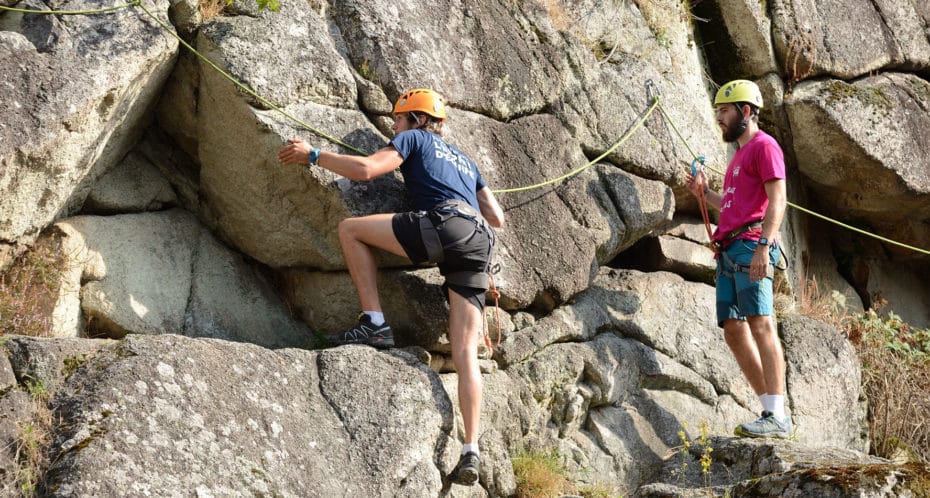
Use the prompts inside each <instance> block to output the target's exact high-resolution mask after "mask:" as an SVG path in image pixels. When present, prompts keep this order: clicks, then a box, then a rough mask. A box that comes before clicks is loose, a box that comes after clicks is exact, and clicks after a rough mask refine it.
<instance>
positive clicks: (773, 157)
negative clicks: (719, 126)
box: [714, 130, 785, 240]
mask: <svg viewBox="0 0 930 498" xmlns="http://www.w3.org/2000/svg"><path fill="white" fill-rule="evenodd" d="M774 179H782V180H783V179H785V157H784V154H783V153H782V151H781V147H779V146H778V142H776V141H775V139H774V138H772V137H771V136H770V135H769V134H767V133H765V132H764V131H762V130H759V131H758V132H757V133H756V134H755V136H753V137H752V139H751V140H749V143H747V144H746V145H744V146H743V147H740V148H739V149H738V150H737V151H736V154H734V155H733V159H731V160H730V165H729V166H728V167H727V174H726V176H725V177H724V179H723V197H722V198H721V199H720V220H719V223H718V224H717V231H715V232H714V240H723V238H724V237H726V235H727V234H728V233H730V232H731V231H733V230H735V229H737V228H739V227H741V226H743V225H745V224H747V223H750V222H753V221H756V220H761V219H762V218H763V217H765V210H766V209H767V208H768V206H769V198H768V196H767V195H766V194H765V182H767V181H769V180H774ZM759 236H760V235H759V231H758V230H757V231H755V232H746V233H745V234H743V235H741V236H739V237H738V238H740V239H750V240H759Z"/></svg>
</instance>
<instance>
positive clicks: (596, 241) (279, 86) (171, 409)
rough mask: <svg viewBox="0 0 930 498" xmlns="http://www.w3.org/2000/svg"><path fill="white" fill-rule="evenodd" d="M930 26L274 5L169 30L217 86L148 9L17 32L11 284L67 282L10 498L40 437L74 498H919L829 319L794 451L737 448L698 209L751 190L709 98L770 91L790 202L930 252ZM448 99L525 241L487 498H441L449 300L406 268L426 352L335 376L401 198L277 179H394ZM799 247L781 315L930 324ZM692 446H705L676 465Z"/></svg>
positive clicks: (829, 12) (3, 366) (894, 275)
mask: <svg viewBox="0 0 930 498" xmlns="http://www.w3.org/2000/svg"><path fill="white" fill-rule="evenodd" d="M13 2H15V0H13V1H10V0H0V5H10V4H12V3H13ZM15 5H16V6H17V7H22V8H30V9H41V10H45V9H49V8H54V9H70V10H76V9H81V8H85V7H86V6H85V5H84V4H82V3H80V2H71V1H68V0H64V1H63V2H52V3H50V4H48V5H46V4H45V3H42V2H40V1H39V0H20V1H19V2H18V3H16V4H15ZM928 5H930V4H927V2H915V1H905V0H882V1H874V2H869V1H866V0H853V1H847V2H840V1H837V0H830V1H824V2H801V1H795V0H769V2H759V1H758V0H715V1H709V2H690V3H689V2H680V1H673V0H660V1H649V2H642V1H634V2H627V1H608V2H604V1H594V0H581V1H573V2H563V1H560V0H556V1H546V2H504V1H500V0H490V1H486V2H462V1H460V0H426V1H413V0H402V1H396V0H395V1H385V0H365V1H361V0H345V1H339V2H328V3H327V2H317V1H311V2H309V4H308V3H306V2H283V4H282V6H281V10H280V11H279V12H272V11H270V10H261V9H259V8H258V7H257V6H256V5H255V4H254V3H252V2H251V0H246V1H239V2H235V3H233V4H232V5H227V6H226V7H225V8H224V10H223V11H222V12H220V13H219V14H217V15H216V16H215V17H213V18H210V15H209V13H202V12H201V11H200V10H199V6H198V5H197V2H193V1H190V0H179V1H174V0H171V1H170V2H165V1H156V2H154V3H152V4H149V3H146V4H145V6H146V8H148V9H150V10H151V11H152V12H154V13H155V14H156V15H158V16H159V17H160V18H162V19H168V20H169V21H170V22H172V23H174V25H175V26H176V29H177V30H178V32H179V33H180V35H182V36H183V37H184V39H186V40H188V41H190V42H191V43H192V44H194V45H196V47H197V49H198V50H199V51H200V52H201V53H202V54H204V56H205V57H206V58H207V59H208V60H209V61H210V63H208V62H206V61H204V60H201V59H199V58H197V57H196V56H194V55H192V54H190V53H188V52H186V51H185V52H181V53H180V55H179V52H178V51H179V48H178V46H177V42H176V41H175V39H174V38H173V37H171V36H169V35H168V34H167V33H164V32H163V31H162V28H161V27H159V26H157V25H156V24H155V23H154V21H152V20H151V19H150V18H149V17H148V16H146V15H144V13H143V12H142V11H141V10H140V9H138V8H137V7H132V8H129V9H124V10H119V11H115V12H113V13H108V14H102V15H82V16H65V15H58V16H42V15H32V14H21V13H16V12H9V11H0V75H3V76H4V77H3V78H0V80H2V81H0V213H2V214H0V269H3V268H5V267H6V266H8V265H9V264H10V263H11V261H13V257H14V256H15V255H16V254H17V253H18V252H20V251H21V250H24V249H25V248H27V247H28V246H29V245H30V244H32V243H33V241H34V239H35V238H36V237H37V236H39V235H40V234H41V236H42V237H51V238H57V239H60V241H61V242H62V244H61V247H62V254H61V256H63V257H65V258H66V259H67V262H68V264H67V265H65V270H64V271H63V273H62V275H61V278H62V284H61V293H60V296H59V299H58V302H57V305H56V306H55V310H54V316H53V317H52V318H53V323H54V327H53V330H51V331H50V333H51V335H55V336H58V337H57V338H56V339H35V338H25V337H16V336H11V337H4V338H2V339H0V350H2V351H3V352H4V354H2V355H0V445H2V447H3V448H4V449H3V450H0V475H2V476H3V479H4V482H3V483H2V485H0V489H2V490H3V493H5V492H6V490H8V489H13V487H11V486H13V485H16V484H17V483H15V482H13V481H14V480H15V479H12V478H11V477H10V476H13V475H15V474H16V473H17V471H18V468H19V466H20V465H22V458H21V457H22V455H21V454H20V455H17V453H16V450H17V448H19V445H20V444H21V443H22V431H23V427H27V426H29V424H37V423H40V422H41V423H44V424H46V425H47V426H48V427H47V429H48V432H49V434H50V435H51V441H50V443H48V446H49V448H48V449H49V451H50V456H51V460H50V461H51V467H50V468H49V469H48V471H47V472H46V473H45V474H44V475H43V476H42V479H43V480H42V482H41V483H40V485H41V488H40V491H42V492H43V493H45V494H51V495H55V496H98V495H99V496H122V495H126V494H130V495H172V494H176V493H182V494H183V493H187V494H197V495H198V496H200V495H202V496H215V495H274V496H306V495H314V496H356V495H358V496H364V495H374V496H440V495H451V496H471V495H477V496H512V495H514V494H515V493H517V479H516V476H515V475H514V470H513V466H512V464H511V459H512V458H513V457H514V456H515V455H516V454H518V453H519V452H521V451H522V450H525V449H528V448H542V449H545V450H551V449H556V450H558V454H559V455H560V459H561V461H562V463H564V464H565V466H566V467H567V468H568V469H569V471H570V472H571V473H572V475H573V476H574V477H575V479H576V480H577V481H579V482H582V483H585V484H590V485H593V486H597V485H598V484H604V483H606V484H607V485H609V487H610V489H612V490H614V491H616V492H617V494H621V495H624V496H627V495H635V496H705V495H706V494H707V493H708V492H712V493H714V494H716V495H724V494H726V493H729V494H730V496H860V495H863V496H886V495H887V496H892V495H900V496H905V495H908V493H911V494H917V492H918V491H919V490H918V488H916V487H914V486H915V485H914V484H913V483H915V482H916V483H918V484H919V483H921V482H924V483H926V482H930V477H928V475H927V474H928V472H927V469H926V468H924V467H921V466H917V465H895V464H891V463H889V462H886V461H880V460H877V459H874V458H870V457H868V456H867V455H865V454H864V453H863V452H865V451H867V450H868V448H869V434H868V429H867V423H866V416H865V414H866V407H865V406H864V404H863V402H862V401H861V400H860V396H861V393H860V389H859V383H860V379H859V376H860V367H859V365H858V362H857V359H856V356H855V354H854V352H853V350H852V349H851V347H850V345H849V344H848V342H847V341H846V340H845V339H844V338H843V337H842V336H841V335H840V334H838V333H837V331H835V330H833V329H832V328H830V327H828V326H827V325H825V324H823V323H821V322H818V321H816V320H812V319H808V318H802V317H799V316H795V315H792V314H790V313H786V314H780V315H779V334H780V338H781V340H782V342H783V344H784V346H785V354H786V358H787V361H788V371H787V386H788V393H787V396H788V400H789V409H790V412H791V415H792V417H793V419H794V420H795V422H796V423H797V424H798V426H799V427H800V428H801V429H800V432H799V433H798V436H797V441H794V442H775V443H773V442H757V441H745V440H738V439H734V438H731V437H729V434H731V432H732V428H733V427H734V426H735V425H736V424H738V423H741V422H745V421H746V420H748V419H752V418H755V417H756V416H757V415H756V414H757V413H758V411H759V406H758V401H757V397H756V395H755V393H753V392H752V390H751V389H750V388H749V386H748V384H747V382H746V381H745V379H744V378H743V377H742V375H741V373H740V372H739V370H738V368H737V366H736V363H735V360H734V359H733V357H732V355H731V353H730V352H729V350H728V348H727V346H726V343H725V341H724V340H723V337H722V334H721V332H720V329H719V328H718V327H717V326H716V324H715V323H714V319H713V308H714V290H713V287H712V286H711V285H712V282H713V268H714V263H713V259H712V254H711V252H710V251H709V250H708V249H706V248H705V247H703V246H702V244H704V243H705V242H706V234H705V233H704V232H703V226H702V225H701V222H699V221H695V220H697V219H698V218H697V216H698V213H697V208H696V203H695V201H694V199H693V197H692V196H691V195H690V194H689V193H688V192H687V191H686V188H685V187H684V185H683V183H684V177H685V174H684V173H685V171H687V169H688V165H689V164H690V163H691V159H692V157H693V155H694V154H701V155H704V156H706V157H707V160H708V161H707V162H708V165H709V166H710V167H711V168H713V169H718V170H721V171H722V170H723V169H724V168H725V166H726V163H727V155H728V149H727V148H726V147H725V146H724V145H723V144H721V143H720V140H719V137H718V136H719V129H718V128H717V126H716V123H715V121H714V115H713V108H712V106H711V104H710V101H711V97H712V96H713V94H714V92H715V91H716V88H717V86H718V85H719V84H720V83H723V82H725V81H727V80H730V79H735V78H750V79H753V80H755V81H757V82H758V83H759V85H760V87H761V88H762V91H763V93H764V97H765V99H766V107H765V109H764V111H763V113H762V116H761V120H762V126H763V128H764V129H766V131H768V132H770V133H771V134H772V135H773V136H776V137H778V140H779V142H780V144H781V145H782V147H783V148H784V149H785V157H786V159H787V163H788V164H787V166H788V172H789V176H790V182H789V197H790V198H791V200H798V199H801V202H802V203H803V204H804V205H809V206H810V207H812V208H815V210H817V211H823V212H824V213H826V214H827V215H830V216H831V217H834V218H837V219H839V220H841V221H844V222H849V223H851V224H853V225H857V226H858V225H861V226H863V227H864V228H866V229H868V230H869V231H871V232H875V233H877V234H879V235H882V236H885V237H890V238H891V239H895V240H900V241H902V242H904V243H906V244H909V245H911V246H913V247H916V248H918V249H919V248H925V249H926V248H930V228H928V227H930V207H928V206H930V167H928V164H930V163H928V159H927V158H928V157H930V150H927V148H928V147H930V145H928V144H930V134H928V132H927V130H928V129H930V84H928V83H927V79H926V75H927V74H928V72H930V31H928V28H927V26H928V23H930V7H928ZM705 20H706V21H707V22H705ZM213 64H215V65H216V66H217V67H219V68H220V69H221V70H223V71H226V72H228V73H229V75H230V76H231V77H233V78H235V79H236V80H237V81H241V82H242V84H243V85H245V86H247V87H248V88H250V89H251V90H254V91H255V92H257V93H258V94H260V95H262V96H263V97H262V98H258V97H256V96H255V95H254V94H252V93H251V91H245V90H243V88H242V87H240V86H237V85H235V84H234V83H232V82H231V81H230V80H229V79H228V78H226V77H224V76H223V75H221V74H220V73H219V72H218V71H216V69H215V68H214V67H213ZM427 86H428V87H432V88H435V89H436V90H438V91H439V92H440V93H442V94H444V95H445V97H446V99H447V104H448V112H449V120H448V122H447V123H446V124H445V126H444V132H445V136H446V138H447V139H448V140H449V141H450V142H451V143H453V144H455V145H457V146H459V147H460V148H461V149H462V150H464V151H465V152H466V153H468V154H469V156H470V157H472V158H473V159H474V160H475V161H476V162H477V163H478V165H479V168H480V169H481V171H482V174H483V176H484V178H485V180H486V181H487V182H488V184H489V186H490V187H491V188H492V189H494V190H496V191H498V198H499V200H500V202H501V204H502V205H503V206H504V208H505V210H506V225H505V226H504V227H503V228H502V229H501V230H500V231H499V233H498V241H499V244H498V249H497V260H496V261H495V263H496V264H497V266H498V267H499V269H500V271H499V272H498V273H497V275H496V279H495V280H496V285H497V287H498V288H499V290H500V292H501V298H500V302H499V307H494V308H492V309H489V310H488V312H487V313H486V316H487V317H488V319H489V325H490V327H491V329H492V330H493V329H496V328H497V327H496V325H497V323H496V322H500V326H501V331H502V334H503V342H502V344H501V346H500V347H499V348H497V349H494V350H493V351H485V352H484V353H485V354H486V357H484V358H483V359H482V361H481V370H482V376H483V380H484V385H485V397H484V404H483V412H482V415H483V422H482V430H481V434H480V440H479V441H480V445H481V448H482V454H483V459H484V460H483V464H482V471H481V475H480V481H479V485H480V486H479V487H476V488H472V489H469V490H465V489H463V488H459V487H451V488H450V485H449V483H447V482H444V480H443V479H444V476H446V475H447V474H448V472H449V471H450V470H451V469H452V467H453V465H454V464H455V461H456V458H457V455H458V453H459V449H460V448H459V444H460V443H459V440H460V439H461V432H462V429H461V419H460V414H459V413H458V412H457V393H456V391H457V387H456V381H457V379H456V376H455V374H454V373H451V371H452V369H451V367H450V366H449V359H448V351H449V349H450V348H449V344H448V339H447V338H446V337H445V334H444V332H445V328H446V326H447V325H446V321H447V305H446V303H445V301H444V299H443V296H442V293H441V290H440V289H441V285H442V279H441V278H440V276H439V275H438V270H437V269H436V268H427V267H416V266H413V265H411V263H410V262H409V261H407V260H404V259H402V258H397V257H394V256H390V255H386V254H378V255H377V260H378V261H377V262H378V264H379V265H380V266H381V267H382V268H383V271H382V272H381V274H380V288H381V296H382V300H383V304H384V311H385V312H386V314H387V316H388V319H389V320H390V323H391V324H392V326H393V327H394V329H395V331H396V333H397V341H398V345H399V346H400V347H401V348H404V349H394V350H390V351H387V352H376V351H374V350H371V349H368V348H364V347H343V348H336V349H328V350H313V349H312V348H313V347H317V346H318V344H319V343H318V342H317V341H318V340H317V338H316V335H317V334H323V333H330V332H335V331H338V330H340V329H343V328H345V327H347V326H349V325H350V324H351V323H352V322H353V320H354V317H355V316H356V313H357V312H358V302H357V300H356V297H355V290H354V288H353V287H352V285H351V281H350V278H349V275H348V273H347V271H346V269H345V263H344V261H343V258H342V254H341V250H340V248H339V244H338V240H337V235H336V227H337V225H338V223H339V221H340V220H342V219H344V218H345V217H348V216H359V215H367V214H372V213H387V212H395V211H400V210H405V209H407V208H408V205H409V204H408V202H407V199H406V198H405V191H404V185H403V183H402V179H401V177H400V175H399V174H398V173H396V172H395V173H393V174H390V175H386V176H384V177H382V178H379V179H376V180H374V181H372V182H354V181H349V180H347V179H346V178H343V177H340V176H338V175H334V174H332V173H330V172H328V171H326V170H323V169H321V168H308V167H300V166H296V165H280V164H278V163H277V161H276V152H277V150H278V148H279V147H280V146H281V145H282V144H283V143H284V142H285V140H287V139H290V138H302V139H305V140H308V141H310V142H312V143H313V144H314V145H316V146H320V147H322V148H323V149H325V150H330V151H338V152H344V153H353V154H356V153H368V152H371V151H374V150H376V149H378V148H380V147H384V146H385V145H386V144H387V143H388V141H389V139H390V136H391V132H390V124H391V123H390V115H391V111H392V108H393V101H394V100H395V99H396V98H397V97H398V96H399V95H400V93H401V92H402V91H404V90H406V89H409V88H413V87H427ZM656 96H657V97H658V100H655V99H654V98H653V97H656ZM656 103H658V104H656ZM653 104H656V105H661V107H652V108H651V109H652V110H651V114H649V115H647V112H649V109H650V106H651V105H653ZM280 111H283V112H280ZM682 139H684V140H685V141H686V142H687V143H683V142H682ZM551 179H558V181H554V182H548V181H547V180H551ZM720 183H721V182H720V179H719V178H717V177H716V176H714V178H712V184H713V185H715V186H719V185H720ZM713 215H714V214H713V213H712V216H713ZM805 220H806V218H802V217H801V216H800V215H798V214H796V213H792V215H791V216H790V217H789V222H788V223H787V224H786V225H785V226H784V228H783V233H782V240H783V241H785V243H786V245H788V246H789V247H788V252H789V254H790V255H791V266H790V267H789V270H788V274H787V275H786V280H787V283H788V285H787V286H786V287H787V288H788V289H789V290H787V291H784V292H783V293H782V294H781V295H780V296H779V297H780V298H781V299H784V300H791V301H801V297H800V295H801V294H802V293H803V292H806V290H807V289H810V288H811V284H812V283H813V279H814V278H816V279H817V283H818V284H819V285H820V286H821V288H820V289H819V290H820V292H821V293H822V294H824V295H830V292H831V291H833V290H836V291H837V292H838V295H843V296H845V298H846V299H849V301H850V307H851V309H859V308H858V307H859V306H860V305H861V306H864V307H869V306H872V305H874V304H876V303H879V302H882V301H883V300H888V301H889V302H891V306H892V309H893V310H894V311H895V312H897V313H898V314H899V315H901V316H902V317H903V318H904V319H905V320H907V321H909V322H911V324H912V325H914V326H918V327H926V326H930V314H928V313H930V312H928V310H930V302H928V299H930V298H928V296H930V293H928V292H927V284H926V282H928V281H930V258H928V257H927V256H926V255H925V254H923V253H921V252H919V251H913V250H910V249H907V248H904V247H901V246H899V245H893V244H891V243H887V242H878V241H876V240H873V239H866V238H865V237H864V236H862V235H860V234H859V233H852V232H846V231H840V229H835V228H833V227H832V226H830V225H827V224H826V222H821V221H820V220H819V218H818V220H817V221H805ZM711 221H714V220H713V219H712V220H711ZM43 240H44V239H43ZM3 284H4V281H3V280H0V288H5V287H4V286H3ZM791 292H794V293H795V294H794V295H791ZM790 304H795V303H790ZM792 307H795V308H796V307H797V306H790V305H789V306H786V307H785V309H790V308H792ZM780 309H781V308H780ZM498 314H499V315H498ZM0 319H3V317H0ZM91 336H93V337H98V338H105V339H90V338H88V337H91ZM43 393H46V394H43ZM49 410H51V413H53V414H54V415H55V417H51V416H47V415H48V411H49ZM701 425H703V426H704V427H705V430H706V431H709V433H710V435H711V438H710V442H709V443H708V442H707V440H706V438H702V437H701V435H700V431H699V429H698V428H699V427H701ZM820 427H830V428H831V430H829V431H824V430H816V428H820ZM679 431H681V432H679ZM682 438H686V439H687V440H689V441H699V440H701V439H703V440H704V442H701V443H694V444H691V445H690V447H689V449H688V452H681V451H679V450H680V447H681V446H682V445H683V439H682ZM708 444H709V445H710V446H712V447H713V448H714V453H713V454H714V464H713V465H716V467H713V466H712V473H713V478H712V479H711V481H712V482H711V483H710V484H708V482H707V481H705V479H706V476H704V475H701V474H699V470H698V469H699V468H700V464H699V463H698V462H697V460H698V459H699V458H700V457H701V455H702V451H703V449H704V448H706V447H708V446H707V445H708ZM683 462H688V463H689V467H688V470H685V469H684V468H683V466H682V463H683ZM7 481H9V482H7ZM909 486H910V487H909ZM708 488H709V489H708ZM17 489H18V488H17ZM3 493H0V494H3Z"/></svg>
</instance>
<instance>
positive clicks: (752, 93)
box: [714, 80, 762, 109]
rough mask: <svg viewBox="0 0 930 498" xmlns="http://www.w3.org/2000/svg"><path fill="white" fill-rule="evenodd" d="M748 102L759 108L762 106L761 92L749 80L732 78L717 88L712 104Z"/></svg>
mask: <svg viewBox="0 0 930 498" xmlns="http://www.w3.org/2000/svg"><path fill="white" fill-rule="evenodd" d="M738 102H748V103H750V104H752V105H754V106H756V107H758V108H759V109H761V108H762V92H760V91H759V87H758V86H756V84H755V83H753V82H751V81H749V80H733V81H731V82H729V83H727V84H726V85H723V86H722V87H720V90H717V97H716V98H714V105H718V104H735V103H738Z"/></svg>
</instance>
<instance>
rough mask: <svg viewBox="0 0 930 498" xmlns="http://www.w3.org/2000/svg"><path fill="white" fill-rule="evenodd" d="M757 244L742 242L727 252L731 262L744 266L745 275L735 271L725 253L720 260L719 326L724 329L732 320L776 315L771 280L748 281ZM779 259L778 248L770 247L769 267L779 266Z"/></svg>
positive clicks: (718, 290) (718, 265)
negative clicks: (725, 324) (774, 313)
mask: <svg viewBox="0 0 930 498" xmlns="http://www.w3.org/2000/svg"><path fill="white" fill-rule="evenodd" d="M757 245H758V244H757V243H756V242H754V241H752V240H743V239H739V240H736V241H735V242H733V243H732V244H730V247H728V248H727V249H726V251H725V252H726V254H727V256H728V257H729V259H730V261H732V262H733V264H736V265H742V266H745V267H746V268H747V270H746V272H741V271H736V269H735V268H734V267H732V266H730V265H729V264H727V261H726V259H725V258H724V257H723V255H722V254H721V255H720V256H719V257H718V258H717V325H719V326H721V327H722V326H723V322H724V321H725V320H729V319H731V318H735V319H737V320H745V319H746V317H747V316H757V315H771V314H773V305H772V279H771V278H770V277H764V278H762V280H756V281H755V282H750V281H749V272H748V268H749V264H750V263H751V262H752V254H753V252H755V250H756V246H757ZM779 257H781V252H780V251H779V250H778V247H777V246H772V247H770V248H769V262H770V264H772V265H777V264H778V258H779Z"/></svg>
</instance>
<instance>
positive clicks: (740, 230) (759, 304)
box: [688, 80, 793, 438]
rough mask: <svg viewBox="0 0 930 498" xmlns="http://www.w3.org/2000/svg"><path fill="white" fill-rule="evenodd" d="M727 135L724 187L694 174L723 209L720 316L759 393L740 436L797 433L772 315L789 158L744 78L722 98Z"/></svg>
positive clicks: (718, 101) (696, 184)
mask: <svg viewBox="0 0 930 498" xmlns="http://www.w3.org/2000/svg"><path fill="white" fill-rule="evenodd" d="M714 105H715V107H716V114H717V124H718V125H719V126H720V129H721V131H722V132H723V139H724V140H725V141H727V142H736V143H737V150H736V153H735V154H734V155H733V159H731V160H730V164H729V166H727V172H726V176H725V177H724V180H723V193H722V194H718V193H717V192H714V191H712V190H710V187H709V186H708V183H707V177H706V176H705V175H704V173H703V172H699V173H698V174H697V175H696V176H692V175H690V174H689V175H688V188H689V189H690V190H691V193H693V194H694V195H695V196H700V195H703V196H704V197H705V198H706V200H707V203H708V204H710V205H711V206H713V207H716V208H717V209H719V210H720V219H719V223H718V225H717V231H716V232H714V235H713V239H714V243H715V245H716V246H717V248H718V250H719V252H718V254H717V323H718V325H720V326H722V327H723V334H724V337H725V339H726V341H727V345H728V346H729V347H730V351H732V352H733V356H735V357H736V362H737V363H738V364H739V366H740V369H741V370H742V371H743V374H744V375H745V376H746V379H747V380H748V381H749V384H750V385H751V386H752V388H753V390H754V391H755V392H756V394H757V395H758V396H759V401H760V402H761V404H762V416H761V417H760V418H759V419H758V420H755V421H753V422H749V423H746V424H741V425H740V426H738V427H737V428H736V431H735V432H736V434H737V435H738V436H749V437H780V438H787V437H791V436H792V432H793V427H792V424H791V419H790V418H789V417H788V416H787V415H786V413H785V412H786V410H785V358H784V354H783V351H782V347H781V342H780V341H779V339H778V332H777V328H776V326H775V321H774V319H773V318H772V315H773V314H774V311H773V302H772V301H773V298H772V281H773V276H774V275H773V274H774V266H775V265H777V264H778V261H779V257H780V256H781V251H780V250H779V249H778V241H777V237H778V229H779V227H780V226H781V222H782V219H783V218H784V215H785V205H786V199H785V161H784V156H783V154H782V150H781V147H779V146H778V143H777V142H775V139H774V138H772V137H771V136H769V135H768V134H767V133H765V132H764V131H762V130H760V129H759V124H758V117H759V109H761V108H762V94H761V92H759V87H757V86H756V84H755V83H753V82H751V81H748V80H736V81H731V82H729V83H727V84H726V85H724V86H722V87H721V88H720V91H718V92H717V96H716V98H715V99H714Z"/></svg>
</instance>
